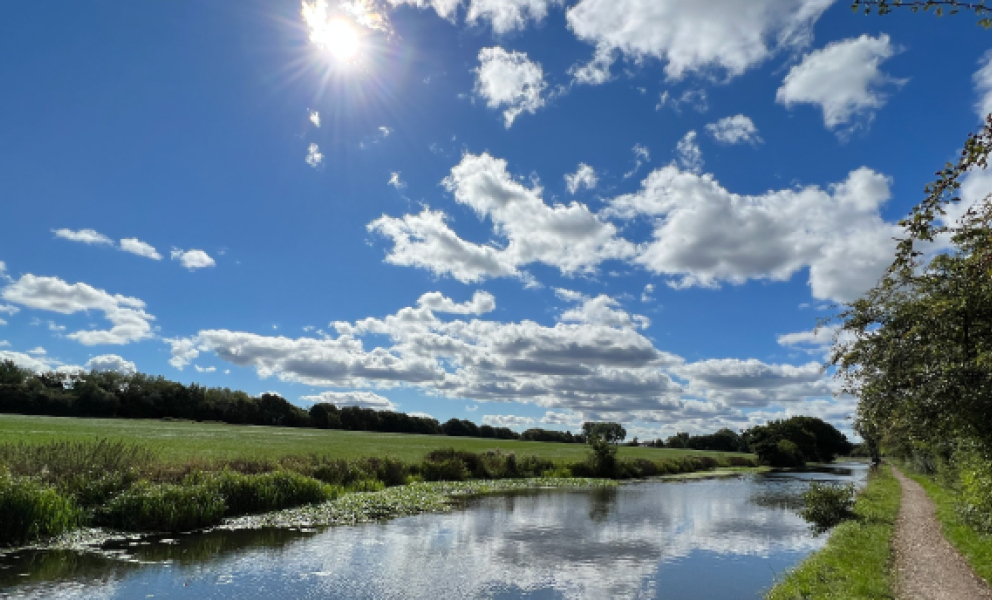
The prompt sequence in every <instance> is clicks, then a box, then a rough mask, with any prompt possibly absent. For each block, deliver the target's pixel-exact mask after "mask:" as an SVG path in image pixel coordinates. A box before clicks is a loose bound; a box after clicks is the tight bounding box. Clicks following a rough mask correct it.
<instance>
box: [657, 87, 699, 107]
mask: <svg viewBox="0 0 992 600" xmlns="http://www.w3.org/2000/svg"><path fill="white" fill-rule="evenodd" d="M683 105H688V106H689V107H690V108H692V110H694V111H696V112H698V113H704V112H706V111H707V110H709V109H710V105H709V99H708V97H707V95H706V90H703V89H698V90H686V91H684V92H682V95H681V96H679V97H678V98H676V97H675V96H672V95H671V93H669V92H668V91H667V90H666V91H664V92H662V93H661V95H660V96H659V97H658V104H656V105H655V107H654V109H655V110H661V109H662V108H664V107H666V106H671V107H672V110H674V111H675V112H677V113H681V112H682V106H683Z"/></svg>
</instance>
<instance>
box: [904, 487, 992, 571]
mask: <svg viewBox="0 0 992 600" xmlns="http://www.w3.org/2000/svg"><path fill="white" fill-rule="evenodd" d="M903 472H904V473H906V475H907V476H908V477H911V478H912V479H913V480H914V481H916V482H917V483H919V484H920V485H922V486H923V489H925V490H926V491H927V495H928V496H930V499H931V500H933V502H934V504H936V505H937V518H938V519H940V524H941V529H943V531H944V537H946V538H947V541H949V542H950V543H951V545H953V546H954V547H955V548H957V549H958V551H959V552H960V553H961V554H962V555H963V556H964V557H965V559H967V561H968V564H970V565H971V568H972V569H974V571H975V573H977V574H978V575H979V576H980V577H982V578H983V579H985V581H988V582H989V583H992V535H989V534H984V533H979V532H977V531H975V530H974V529H972V528H971V527H969V526H968V524H967V523H965V522H964V521H963V520H962V519H961V517H960V516H959V515H958V512H957V510H956V508H955V498H954V494H953V493H952V492H950V491H949V490H947V489H946V488H944V487H942V486H941V485H940V484H938V483H937V482H936V481H934V480H933V478H932V477H927V476H924V475H915V474H912V473H909V472H907V471H905V470H904V471H903Z"/></svg>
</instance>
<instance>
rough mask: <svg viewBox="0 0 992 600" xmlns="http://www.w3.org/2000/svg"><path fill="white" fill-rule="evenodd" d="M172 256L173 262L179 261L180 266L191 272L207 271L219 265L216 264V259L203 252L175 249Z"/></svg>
mask: <svg viewBox="0 0 992 600" xmlns="http://www.w3.org/2000/svg"><path fill="white" fill-rule="evenodd" d="M171 256H172V260H178V261H179V264H181V265H182V266H184V267H186V268H187V269H189V270H190V271H195V270H196V269H205V268H207V267H212V266H214V265H216V264H217V263H216V262H214V259H213V258H211V257H210V255H209V254H207V253H206V252H204V251H203V250H195V249H194V250H181V249H179V248H173V249H172V253H171Z"/></svg>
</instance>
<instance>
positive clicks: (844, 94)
mask: <svg viewBox="0 0 992 600" xmlns="http://www.w3.org/2000/svg"><path fill="white" fill-rule="evenodd" d="M896 52H897V50H896V48H895V47H894V46H893V45H892V44H891V43H889V36H888V35H885V34H884V33H883V34H881V35H879V36H878V37H877V38H873V37H870V36H868V35H862V36H861V37H859V38H851V39H847V40H842V41H839V42H833V43H831V44H829V45H827V47H825V48H823V49H822V50H816V51H814V52H810V53H809V54H807V55H806V56H805V57H804V58H803V60H802V62H801V63H799V64H798V65H796V66H794V67H792V69H791V70H790V71H789V73H788V75H786V76H785V80H784V81H783V82H782V87H780V88H779V89H778V92H777V93H776V94H775V101H776V102H778V103H780V104H783V105H785V106H786V107H791V106H793V105H794V104H802V103H805V104H816V105H819V106H820V108H821V109H822V110H823V124H824V125H826V126H827V127H828V128H830V129H834V128H836V127H840V126H842V125H848V124H850V123H851V122H852V121H853V120H855V119H857V118H859V117H860V118H864V119H868V120H870V119H871V117H872V116H873V114H874V112H875V110H877V109H879V108H881V107H882V106H884V105H885V101H886V95H885V94H884V93H883V92H882V88H883V87H884V86H885V85H886V84H889V83H893V84H901V83H903V81H902V80H897V79H893V78H892V77H890V76H888V75H886V74H885V73H883V72H882V71H881V69H880V68H879V67H880V66H881V64H882V63H883V62H885V61H886V60H887V59H888V58H890V57H892V56H893V55H894V54H895V53H896Z"/></svg>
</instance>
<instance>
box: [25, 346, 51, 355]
mask: <svg viewBox="0 0 992 600" xmlns="http://www.w3.org/2000/svg"><path fill="white" fill-rule="evenodd" d="M28 354H30V355H32V356H44V355H46V354H48V351H47V350H45V349H44V348H42V347H41V346H38V347H37V348H34V349H32V350H28Z"/></svg>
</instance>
